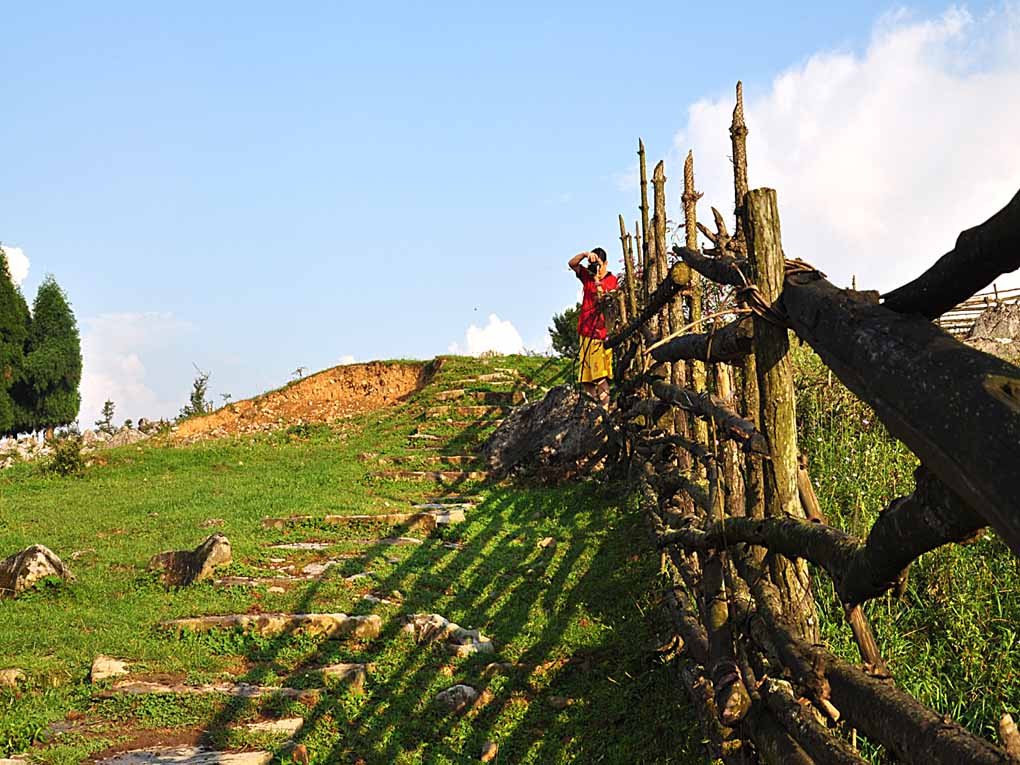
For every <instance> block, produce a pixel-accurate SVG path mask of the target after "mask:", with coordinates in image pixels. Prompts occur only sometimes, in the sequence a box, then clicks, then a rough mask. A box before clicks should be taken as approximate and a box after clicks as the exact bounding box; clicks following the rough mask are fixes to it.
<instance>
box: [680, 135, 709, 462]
mask: <svg viewBox="0 0 1020 765" xmlns="http://www.w3.org/2000/svg"><path fill="white" fill-rule="evenodd" d="M700 197H701V194H699V193H698V192H696V191H695V190H694V154H693V152H690V151H688V152H687V159H686V160H684V195H683V197H682V199H683V203H684V233H685V235H686V244H687V247H688V249H691V250H697V249H698V212H697V204H698V199H699V198H700ZM688 290H689V295H687V296H686V297H685V298H684V302H685V303H686V304H687V311H688V317H689V321H690V322H691V323H692V324H693V323H694V322H698V321H701V276H700V275H699V274H697V273H695V272H694V271H691V272H690V282H689V287H688ZM694 331H695V332H700V331H701V328H700V327H697V328H695V330H694ZM687 376H688V378H689V379H690V381H691V388H693V389H694V390H696V391H698V392H703V391H705V390H706V388H705V365H704V364H702V363H701V362H700V361H691V362H688V367H687ZM690 432H691V433H693V434H694V436H695V440H696V441H698V442H699V443H702V444H705V445H706V446H707V445H709V444H708V426H707V425H706V424H705V422H704V421H703V420H700V419H698V418H697V417H695V416H694V415H693V414H692V415H691V431H690Z"/></svg>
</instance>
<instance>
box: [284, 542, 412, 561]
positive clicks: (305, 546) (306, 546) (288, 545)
mask: <svg viewBox="0 0 1020 765" xmlns="http://www.w3.org/2000/svg"><path fill="white" fill-rule="evenodd" d="M421 543H422V540H420V539H415V538H414V537H382V538H381V539H380V538H376V539H367V538H358V539H338V540H336V541H333V542H322V541H319V540H308V541H306V542H281V543H279V544H275V545H269V549H270V550H313V551H319V550H328V549H329V548H331V547H336V546H337V545H341V544H350V545H366V546H372V545H420V544H421ZM361 555H362V554H361V553H340V554H339V555H336V557H338V558H347V559H354V558H360V557H361Z"/></svg>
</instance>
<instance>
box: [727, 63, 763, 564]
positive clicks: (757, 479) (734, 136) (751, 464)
mask: <svg viewBox="0 0 1020 765" xmlns="http://www.w3.org/2000/svg"><path fill="white" fill-rule="evenodd" d="M747 132H748V131H747V125H746V124H745V123H744V89H743V86H742V85H741V84H740V83H739V82H738V83H737V103H736V105H735V106H734V107H733V121H732V122H731V123H730V144H731V147H732V152H733V209H734V210H735V212H736V216H737V224H736V226H735V228H734V234H733V239H732V244H733V245H734V246H735V247H736V248H737V249H738V250H739V251H741V252H744V253H746V252H747V242H746V237H745V236H744V222H743V214H742V212H741V209H742V206H743V204H744V197H745V196H746V195H747ZM740 398H741V402H742V405H743V406H742V408H741V410H740V413H741V414H742V415H743V416H744V417H746V418H748V419H749V420H751V422H753V423H755V424H756V425H757V424H759V422H758V402H759V394H758V371H757V369H756V366H755V358H754V354H753V353H752V354H750V355H748V356H745V357H744V360H743V361H742V362H741V364H740ZM763 482H764V478H763V476H762V465H761V460H759V459H757V458H751V457H748V458H747V459H746V460H745V470H744V511H745V512H746V513H747V515H748V516H749V517H751V518H764V517H765V500H764V495H763V489H762V484H763ZM755 557H756V558H757V560H758V562H759V563H760V562H761V559H762V557H763V553H761V551H757V552H756V554H755Z"/></svg>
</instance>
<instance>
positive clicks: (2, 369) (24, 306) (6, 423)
mask: <svg viewBox="0 0 1020 765" xmlns="http://www.w3.org/2000/svg"><path fill="white" fill-rule="evenodd" d="M30 323H31V317H30V315H29V313H28V303H26V302H25V298H24V296H23V295H22V294H21V290H20V289H18V288H17V287H16V286H15V284H14V281H13V279H11V272H10V268H9V267H8V265H7V255H6V253H5V252H4V251H3V248H2V247H0V436H7V435H17V433H18V432H20V431H22V430H27V428H25V427H24V425H25V423H23V422H21V420H22V419H23V417H21V416H20V411H19V410H20V407H19V406H18V405H17V404H16V403H15V398H16V394H17V392H18V391H17V389H16V388H17V386H18V384H19V383H20V382H21V381H22V379H23V373H24V364H25V341H26V339H27V337H28V332H29V326H30Z"/></svg>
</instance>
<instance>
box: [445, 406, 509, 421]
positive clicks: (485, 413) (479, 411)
mask: <svg viewBox="0 0 1020 765" xmlns="http://www.w3.org/2000/svg"><path fill="white" fill-rule="evenodd" d="M506 410H507V407H504V406H484V405H481V406H433V407H431V408H430V409H428V410H427V411H426V412H425V416H426V417H428V418H429V419H445V418H447V417H502V416H505V415H506Z"/></svg>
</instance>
